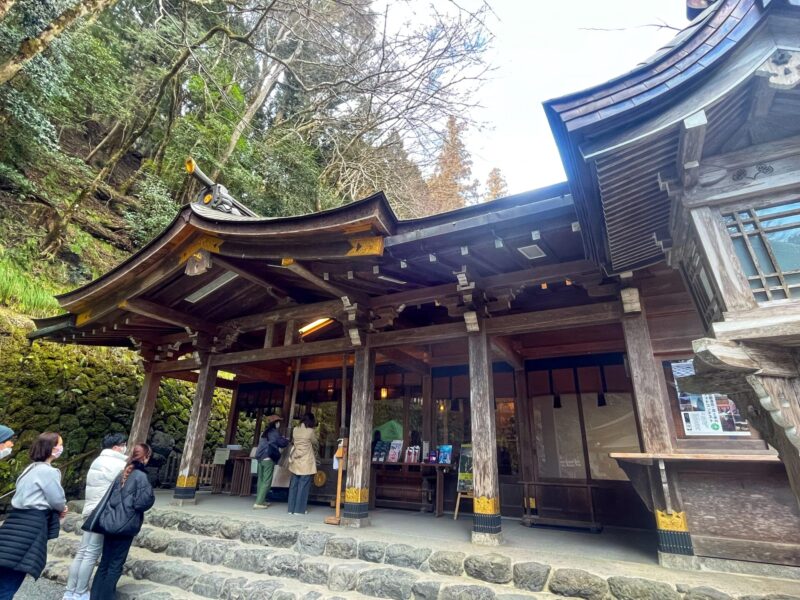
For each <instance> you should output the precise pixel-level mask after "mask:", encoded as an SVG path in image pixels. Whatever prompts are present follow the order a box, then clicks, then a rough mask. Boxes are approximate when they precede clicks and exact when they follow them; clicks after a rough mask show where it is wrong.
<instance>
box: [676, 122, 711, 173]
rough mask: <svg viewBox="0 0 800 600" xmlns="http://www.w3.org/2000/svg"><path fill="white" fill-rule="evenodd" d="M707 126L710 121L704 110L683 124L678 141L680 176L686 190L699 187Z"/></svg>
mask: <svg viewBox="0 0 800 600" xmlns="http://www.w3.org/2000/svg"><path fill="white" fill-rule="evenodd" d="M707 126H708V119H707V118H706V113H705V111H704V110H700V111H698V112H696V113H694V114H693V115H691V116H690V117H687V118H686V119H684V121H683V123H681V133H680V139H679V141H678V175H679V177H680V179H681V181H682V182H683V187H684V188H690V187H693V186H695V185H697V181H698V179H699V177H700V158H702V156H703V145H704V144H705V140H706V128H707Z"/></svg>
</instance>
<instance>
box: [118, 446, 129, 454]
mask: <svg viewBox="0 0 800 600" xmlns="http://www.w3.org/2000/svg"><path fill="white" fill-rule="evenodd" d="M119 451H120V452H121V453H122V454H127V453H128V447H127V446H120V449H119Z"/></svg>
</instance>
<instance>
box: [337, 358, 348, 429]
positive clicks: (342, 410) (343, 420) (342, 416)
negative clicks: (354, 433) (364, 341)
mask: <svg viewBox="0 0 800 600" xmlns="http://www.w3.org/2000/svg"><path fill="white" fill-rule="evenodd" d="M347 436H348V433H347V354H342V393H341V398H340V402H339V437H342V438H344V437H347Z"/></svg>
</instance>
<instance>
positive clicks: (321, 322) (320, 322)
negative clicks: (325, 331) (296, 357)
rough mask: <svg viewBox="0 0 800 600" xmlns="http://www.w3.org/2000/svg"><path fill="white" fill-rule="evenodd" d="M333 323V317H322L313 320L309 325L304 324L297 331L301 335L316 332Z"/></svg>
mask: <svg viewBox="0 0 800 600" xmlns="http://www.w3.org/2000/svg"><path fill="white" fill-rule="evenodd" d="M331 323H333V319H331V318H330V317H320V318H319V319H316V320H315V321H311V323H309V324H307V325H303V326H302V327H301V328H300V329H298V330H297V331H298V332H299V333H300V335H309V334H311V333H314V332H315V331H319V330H320V329H322V328H323V327H327V326H328V325H330V324H331Z"/></svg>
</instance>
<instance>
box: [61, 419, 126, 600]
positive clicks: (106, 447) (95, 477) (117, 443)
mask: <svg viewBox="0 0 800 600" xmlns="http://www.w3.org/2000/svg"><path fill="white" fill-rule="evenodd" d="M127 440H128V437H127V436H126V435H125V434H123V433H110V434H108V435H107V436H106V437H104V438H103V450H102V452H100V456H98V457H97V458H96V459H94V461H93V462H92V465H91V466H90V467H89V472H88V473H87V475H86V494H85V498H86V501H85V503H84V505H83V517H84V518H86V517H88V516H89V515H91V514H92V511H93V510H94V509H95V507H96V506H97V504H98V503H99V502H100V500H102V499H103V496H105V495H106V492H107V491H108V488H109V487H111V484H112V483H114V480H115V479H116V478H117V476H118V475H119V474H120V473H121V472H122V469H124V468H125V464H126V463H127V461H128V457H127V456H126V455H125V453H126V452H127V447H126V445H125V442H126V441H127ZM102 550H103V535H102V534H100V533H94V532H92V531H85V532H84V533H83V537H81V545H80V546H79V547H78V551H77V553H76V554H75V558H74V559H73V561H72V564H71V565H70V567H69V577H68V578H67V589H66V591H65V592H64V598H63V600H89V578H90V577H91V576H92V571H93V570H94V566H95V564H97V559H98V558H99V557H100V553H101V552H102Z"/></svg>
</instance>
